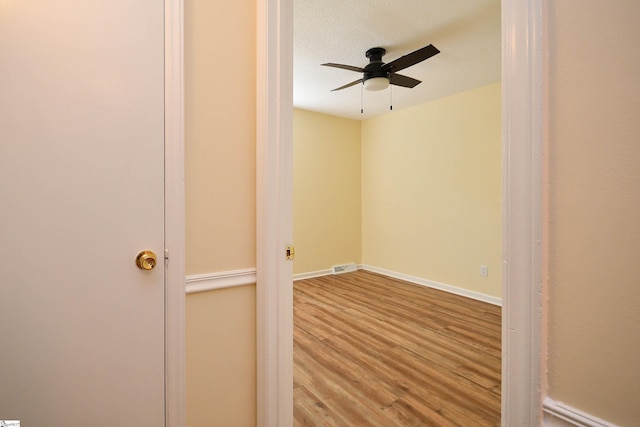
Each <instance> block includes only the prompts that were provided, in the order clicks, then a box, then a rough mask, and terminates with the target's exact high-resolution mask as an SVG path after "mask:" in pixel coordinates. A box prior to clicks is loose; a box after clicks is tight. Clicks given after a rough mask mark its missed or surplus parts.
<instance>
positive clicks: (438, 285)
mask: <svg viewBox="0 0 640 427" xmlns="http://www.w3.org/2000/svg"><path fill="white" fill-rule="evenodd" d="M357 267H358V269H359V270H360V269H361V270H367V271H371V272H374V273H379V274H384V275H385V276H389V277H393V278H395V279H400V280H404V281H406V282H411V283H415V284H416V285H422V286H427V287H429V288H434V289H439V290H441V291H446V292H449V293H452V294H456V295H462V296H464V297H467V298H471V299H475V300H478V301H483V302H487V303H489V304H493V305H498V306H500V305H502V299H501V298H497V297H494V296H491V295H485V294H482V293H479V292H474V291H470V290H468V289H462V288H458V287H456V286H451V285H447V284H444V283H439V282H434V281H433V280H427V279H422V278H420V277H415V276H410V275H408V274H403V273H398V272H395V271H391V270H386V269H384V268H378V267H374V266H372V265H367V264H358V265H357ZM331 274H333V272H332V270H331V269H330V268H329V269H326V270H318V271H311V272H308V273H300V274H294V275H293V280H294V281H295V280H302V279H311V278H313V277H320V276H328V275H331Z"/></svg>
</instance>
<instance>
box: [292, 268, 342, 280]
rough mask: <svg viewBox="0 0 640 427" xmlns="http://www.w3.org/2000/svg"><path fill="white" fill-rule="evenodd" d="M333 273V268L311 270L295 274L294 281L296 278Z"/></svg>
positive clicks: (301, 278)
mask: <svg viewBox="0 0 640 427" xmlns="http://www.w3.org/2000/svg"><path fill="white" fill-rule="evenodd" d="M332 274H333V270H331V269H330V268H328V269H326V270H316V271H309V272H306V273H298V274H294V275H293V281H294V282H295V281H296V280H304V279H313V278H314V277H322V276H330V275H332Z"/></svg>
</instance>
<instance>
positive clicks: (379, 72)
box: [362, 47, 389, 82]
mask: <svg viewBox="0 0 640 427" xmlns="http://www.w3.org/2000/svg"><path fill="white" fill-rule="evenodd" d="M385 53H387V51H386V50H385V49H384V48H383V47H373V48H371V49H369V50H368V51H367V53H366V56H367V58H369V64H367V66H366V67H364V76H363V79H362V80H363V82H364V81H367V80H369V79H373V78H375V77H384V78H387V79H388V78H389V72H388V71H385V70H383V69H382V66H383V65H384V62H382V57H383V56H384V54H385Z"/></svg>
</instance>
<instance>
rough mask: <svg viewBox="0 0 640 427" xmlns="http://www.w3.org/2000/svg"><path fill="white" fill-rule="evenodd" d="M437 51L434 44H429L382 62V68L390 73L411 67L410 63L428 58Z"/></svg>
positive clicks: (413, 63)
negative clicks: (387, 61)
mask: <svg viewBox="0 0 640 427" xmlns="http://www.w3.org/2000/svg"><path fill="white" fill-rule="evenodd" d="M438 53H440V51H439V50H438V49H437V48H436V47H435V46H434V45H432V44H430V45H429V46H425V47H423V48H422V49H418V50H416V51H414V52H411V53H408V54H406V55H404V56H401V57H400V58H398V59H396V60H395V61H391V62H389V63H388V64H384V65H383V66H382V69H383V70H384V71H388V72H390V73H395V72H396V71H400V70H404V69H405V68H407V67H411V66H412V65H415V64H417V63H419V62H422V61H424V60H425V59H429V58H431V57H432V56H433V55H437V54H438Z"/></svg>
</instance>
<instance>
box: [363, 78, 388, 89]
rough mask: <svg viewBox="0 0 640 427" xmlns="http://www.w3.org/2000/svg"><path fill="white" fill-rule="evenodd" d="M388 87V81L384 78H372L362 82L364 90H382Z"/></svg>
mask: <svg viewBox="0 0 640 427" xmlns="http://www.w3.org/2000/svg"><path fill="white" fill-rule="evenodd" d="M388 87H389V79H388V78H386V77H372V78H370V79H367V80H365V81H364V88H365V89H366V90H374V91H377V90H384V89H386V88H388Z"/></svg>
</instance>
